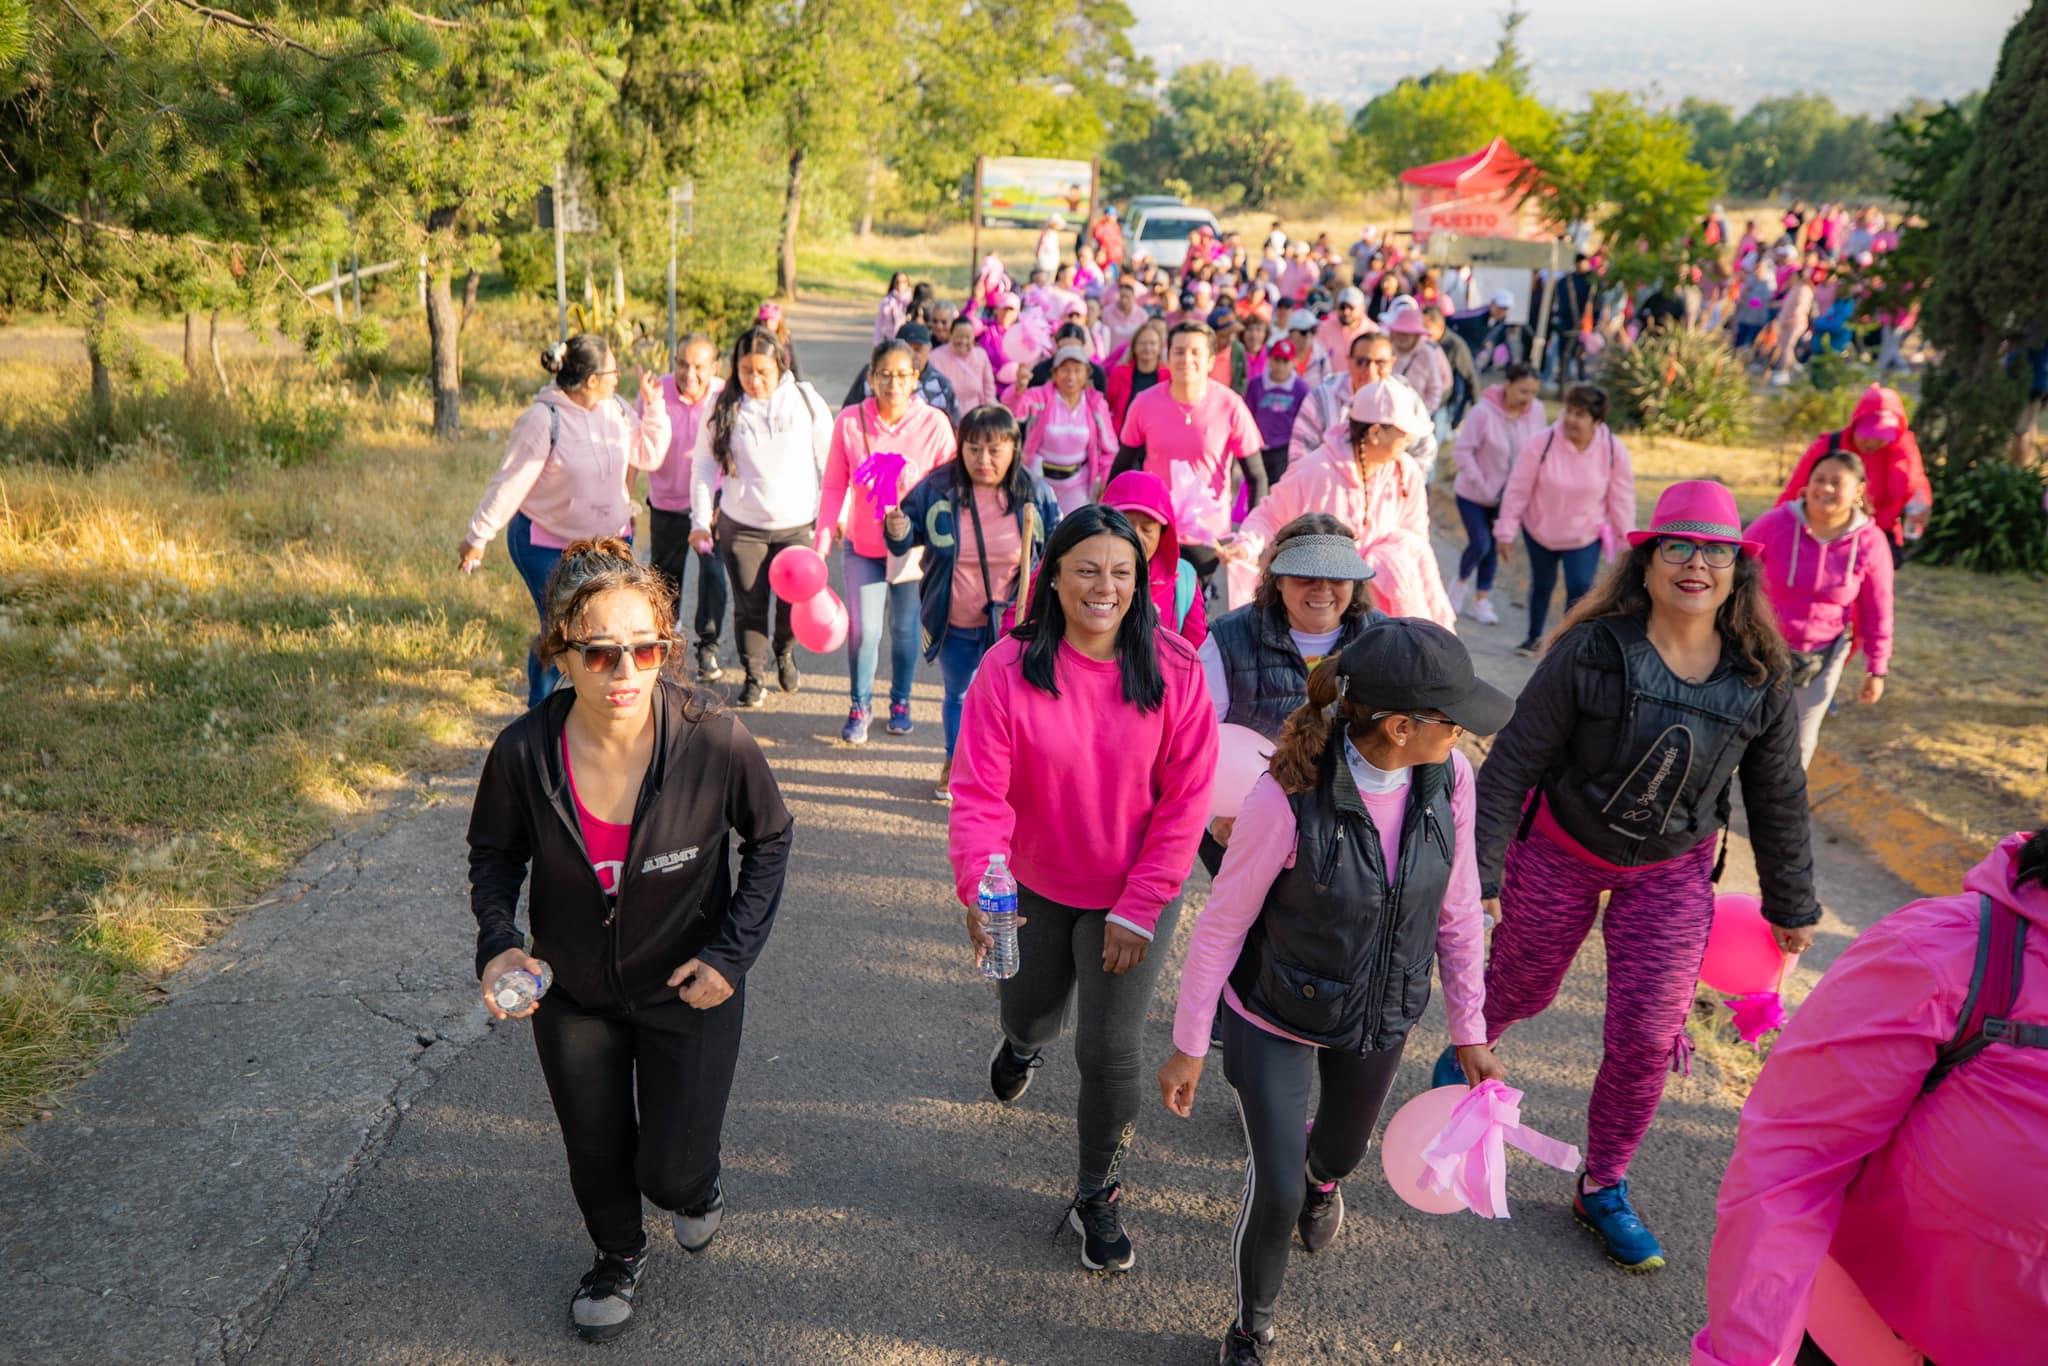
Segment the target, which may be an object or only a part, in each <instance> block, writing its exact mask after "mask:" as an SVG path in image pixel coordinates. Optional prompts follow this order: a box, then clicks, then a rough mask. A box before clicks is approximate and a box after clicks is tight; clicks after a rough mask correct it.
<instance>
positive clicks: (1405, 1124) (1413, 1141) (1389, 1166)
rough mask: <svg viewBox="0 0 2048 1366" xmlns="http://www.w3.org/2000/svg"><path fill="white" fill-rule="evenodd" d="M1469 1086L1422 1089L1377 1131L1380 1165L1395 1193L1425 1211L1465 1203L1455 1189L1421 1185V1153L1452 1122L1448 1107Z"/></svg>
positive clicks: (1459, 1206)
mask: <svg viewBox="0 0 2048 1366" xmlns="http://www.w3.org/2000/svg"><path fill="white" fill-rule="evenodd" d="M1471 1089H1472V1088H1471V1087H1469V1086H1439V1087H1437V1088H1436V1089H1435V1090H1434V1091H1424V1092H1423V1093H1422V1094H1421V1095H1419V1096H1417V1097H1415V1099H1413V1100H1411V1101H1409V1102H1408V1103H1407V1104H1406V1105H1403V1106H1402V1107H1401V1108H1400V1110H1398V1111H1397V1112H1396V1113H1395V1115H1394V1117H1393V1118H1392V1119H1390V1120H1388V1121H1387V1131H1386V1132H1385V1133H1384V1134H1382V1135H1380V1166H1381V1168H1383V1169H1384V1170H1385V1171H1386V1173H1387V1184H1388V1185H1390V1186H1392V1187H1393V1188H1394V1194H1396V1195H1398V1196H1400V1197H1401V1198H1402V1199H1403V1200H1405V1201H1407V1202H1408V1203H1409V1204H1411V1205H1413V1206H1414V1207H1415V1208H1416V1209H1419V1210H1421V1211H1422V1212H1423V1213H1424V1214H1456V1213H1457V1212H1458V1211H1459V1210H1461V1209H1466V1208H1468V1206H1467V1205H1466V1204H1465V1202H1464V1200H1463V1199H1462V1198H1460V1197H1459V1195H1458V1194H1457V1192H1456V1191H1455V1190H1449V1191H1443V1192H1441V1193H1439V1192H1437V1191H1426V1190H1423V1189H1422V1187H1421V1181H1422V1172H1423V1167H1422V1154H1423V1153H1424V1152H1426V1151H1427V1150H1428V1148H1429V1145H1430V1144H1432V1143H1434V1142H1436V1138H1437V1135H1438V1134H1440V1133H1442V1132H1443V1131H1444V1126H1445V1125H1447V1124H1449V1123H1450V1122H1451V1111H1453V1110H1455V1109H1457V1108H1458V1102H1459V1101H1461V1100H1463V1099H1464V1098H1465V1095H1466V1093H1467V1092H1469V1091H1470V1090H1471Z"/></svg>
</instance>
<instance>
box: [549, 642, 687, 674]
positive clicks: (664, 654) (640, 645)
mask: <svg viewBox="0 0 2048 1366" xmlns="http://www.w3.org/2000/svg"><path fill="white" fill-rule="evenodd" d="M669 644H670V642H669V641H666V640H642V641H635V642H634V643H633V644H631V645H610V644H605V643H602V642H592V641H587V640H572V641H570V642H569V648H570V649H572V650H574V651H576V652H577V653H578V654H580V655H582V656H583V667H584V668H586V669H588V670H590V671H591V672H592V673H594V674H608V673H613V672H616V671H617V669H618V667H619V657H620V656H621V655H624V654H625V653H626V652H627V651H629V650H630V651H631V652H632V654H633V667H634V668H635V669H638V670H639V671H640V672H641V673H646V672H647V671H648V670H649V669H659V668H660V667H661V666H662V665H663V664H665V663H667V662H668V647H669Z"/></svg>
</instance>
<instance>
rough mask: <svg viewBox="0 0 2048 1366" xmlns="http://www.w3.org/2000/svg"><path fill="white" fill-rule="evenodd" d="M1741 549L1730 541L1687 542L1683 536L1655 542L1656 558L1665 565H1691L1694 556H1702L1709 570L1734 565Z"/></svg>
mask: <svg viewBox="0 0 2048 1366" xmlns="http://www.w3.org/2000/svg"><path fill="white" fill-rule="evenodd" d="M1739 549H1741V547H1740V546H1737V545H1735V544H1734V543H1733V542H1730V541H1688V540H1687V539H1685V537H1683V536H1664V537H1660V538H1659V539H1658V541H1657V558H1658V559H1660V560H1662V561H1664V563H1666V564H1691V563H1692V557H1693V556H1694V555H1695V554H1698V555H1704V556H1705V557H1706V560H1707V568H1709V569H1726V568H1727V567H1728V566H1729V565H1731V564H1734V563H1735V552H1736V551H1738V550H1739Z"/></svg>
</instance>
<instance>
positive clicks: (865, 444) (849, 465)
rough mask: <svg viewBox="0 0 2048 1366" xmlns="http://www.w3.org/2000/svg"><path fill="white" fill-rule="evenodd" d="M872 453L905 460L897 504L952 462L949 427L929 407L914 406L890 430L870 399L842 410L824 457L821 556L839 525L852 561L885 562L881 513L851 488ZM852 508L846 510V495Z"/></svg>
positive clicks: (942, 416) (862, 491) (863, 493)
mask: <svg viewBox="0 0 2048 1366" xmlns="http://www.w3.org/2000/svg"><path fill="white" fill-rule="evenodd" d="M876 451H894V452H896V453H897V454H898V455H901V456H902V457H903V473H902V475H901V476H900V477H899V478H898V479H897V481H896V496H897V497H898V498H901V497H902V496H903V495H904V494H906V493H908V492H910V490H911V489H912V488H913V487H915V486H916V484H917V481H918V480H920V479H922V478H924V477H925V476H926V475H927V474H930V473H931V472H932V471H933V470H934V469H936V468H937V467H938V466H940V465H943V464H945V463H946V462H947V461H948V460H951V459H952V458H953V424H952V423H950V422H948V421H946V415H945V414H944V413H942V412H940V411H939V410H938V409H937V408H934V407H932V406H931V405H930V404H929V403H922V402H915V401H913V402H912V403H911V405H910V410H909V411H908V412H906V413H905V414H904V415H903V420H902V421H901V422H898V423H897V424H896V425H895V426H893V427H885V426H883V425H882V420H881V417H880V416H879V415H878V414H877V412H876V409H875V401H874V400H873V399H872V398H864V399H862V400H861V401H860V402H859V403H857V404H855V405H854V406H853V407H851V408H841V409H840V410H839V416H838V418H837V419H836V420H835V421H834V422H833V423H832V448H831V449H830V450H829V451H827V452H826V453H825V476H824V482H823V487H822V488H821V489H820V490H819V497H818V535H817V545H818V548H819V553H820V554H822V553H824V552H825V551H826V550H829V549H831V545H832V537H833V535H834V534H835V533H836V532H837V531H838V528H839V524H840V522H842V521H844V522H845V523H846V537H847V539H848V540H849V541H851V542H852V543H853V551H854V554H856V555H865V556H867V557H868V558H869V559H871V560H879V559H884V558H886V557H887V556H888V554H889V547H888V546H887V545H885V544H884V543H883V541H882V511H881V509H880V508H878V507H877V506H876V505H875V500H874V499H873V498H871V497H869V496H868V491H867V490H866V489H865V488H863V487H861V486H860V485H859V484H856V483H854V482H853V476H854V474H855V472H856V471H858V470H859V469H860V467H861V466H862V465H863V464H865V463H866V462H867V458H868V456H870V455H872V454H873V453H874V452H876ZM848 494H851V495H852V496H853V507H852V509H851V510H849V509H848V508H847V506H846V503H847V495H848Z"/></svg>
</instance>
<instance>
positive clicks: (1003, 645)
mask: <svg viewBox="0 0 2048 1366" xmlns="http://www.w3.org/2000/svg"><path fill="white" fill-rule="evenodd" d="M1153 639H1154V641H1155V642H1156V645H1157V649H1158V654H1159V671H1160V673H1161V675H1162V676H1163V677H1164V678H1165V680H1166V698H1165V701H1164V702H1163V703H1162V704H1161V705H1160V706H1159V707H1158V708H1157V709H1156V710H1153V711H1150V712H1141V711H1139V710H1138V709H1137V708H1136V707H1134V706H1132V705H1131V704H1130V703H1128V702H1126V701H1124V700H1123V694H1122V691H1121V689H1122V675H1121V672H1120V671H1119V670H1118V668H1117V665H1116V662H1115V661H1114V660H1111V661H1109V662H1107V663H1104V662H1100V661H1097V660H1093V659H1089V658H1087V657H1086V656H1084V655H1082V654H1081V653H1080V652H1079V651H1077V650H1075V649H1074V648H1073V647H1072V646H1071V645H1068V644H1066V643H1065V642H1064V641H1062V642H1060V644H1059V645H1058V646H1057V647H1056V649H1057V651H1058V657H1057V659H1056V661H1055V665H1054V677H1055V680H1056V681H1057V683H1058V685H1059V693H1060V695H1059V696H1058V697H1054V696H1052V695H1051V694H1050V693H1043V692H1040V691H1039V690H1038V689H1037V688H1034V687H1033V686H1031V684H1029V683H1027V682H1025V681H1024V672H1023V667H1022V665H1023V655H1024V644H1025V642H1023V641H1021V640H1019V639H1018V638H1017V637H1016V636H1013V635H1012V636H1004V637H1003V638H1002V639H1001V640H999V641H997V642H996V644H995V646H994V648H992V649H991V650H990V651H989V652H988V653H987V654H986V655H984V656H983V657H982V661H981V669H980V671H979V672H978V673H976V674H975V676H974V682H973V683H972V684H970V685H969V686H968V689H967V699H966V704H965V710H964V711H963V712H962V714H961V718H960V740H959V743H958V745H957V746H956V747H955V748H954V751H953V784H952V791H953V811H952V816H951V819H950V820H949V821H948V827H947V852H948V853H949V854H950V856H951V858H952V860H953V882H954V886H955V888H956V890H957V891H958V892H959V895H960V904H961V905H963V906H972V905H974V904H975V895H976V888H977V886H978V885H979V883H980V881H981V875H982V873H984V872H985V871H987V869H988V856H989V855H990V854H1003V853H1007V854H1008V855H1009V856H1010V867H1011V869H1012V870H1013V871H1014V872H1015V873H1016V875H1017V880H1018V881H1019V882H1020V883H1022V884H1023V885H1024V886H1026V887H1029V888H1030V889H1031V890H1032V891H1034V892H1037V893H1038V894H1039V895H1041V896H1046V897H1050V898H1051V899H1052V900H1054V901H1057V902H1060V903H1061V904H1062V905H1067V906H1079V907H1083V908H1086V909H1090V910H1093V909H1095V908H1097V907H1101V908H1105V909H1107V910H1108V911H1109V918H1110V919H1111V920H1113V921H1115V922H1116V923H1117V924H1119V925H1122V926H1123V927H1124V928H1126V929H1128V930H1130V931H1132V932H1133V933H1136V934H1141V935H1143V936H1145V938H1147V939H1150V938H1151V937H1152V931H1153V928H1154V927H1155V926H1156V925H1157V924H1158V923H1159V913H1160V912H1161V911H1162V910H1164V909H1165V908H1166V903H1167V902H1169V901H1171V900H1173V899H1174V898H1175V897H1177V896H1179V895H1180V889H1181V884H1182V883H1183V882H1185V881H1186V880H1187V876H1188V869H1189V868H1190V867H1192V866H1193V865H1194V861H1195V847H1196V845H1198V844H1199V843H1200V842H1201V838H1202V831H1203V829H1204V827H1206V826H1207V825H1208V823H1209V788H1210V785H1211V784H1212V783H1213V782H1214V781H1215V777H1216V712H1215V709H1214V708H1213V707H1211V706H1210V704H1209V690H1208V688H1207V687H1206V686H1205V685H1204V684H1203V682H1202V664H1201V660H1200V658H1199V657H1198V656H1197V655H1196V654H1195V647H1194V646H1192V645H1190V644H1188V643H1187V642H1186V641H1184V640H1182V639H1181V638H1180V637H1179V636H1176V635H1175V634H1173V632H1171V631H1157V632H1155V633H1154V634H1153ZM1076 774H1086V775H1088V781H1086V782H1076V781H1075V775H1076Z"/></svg>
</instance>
